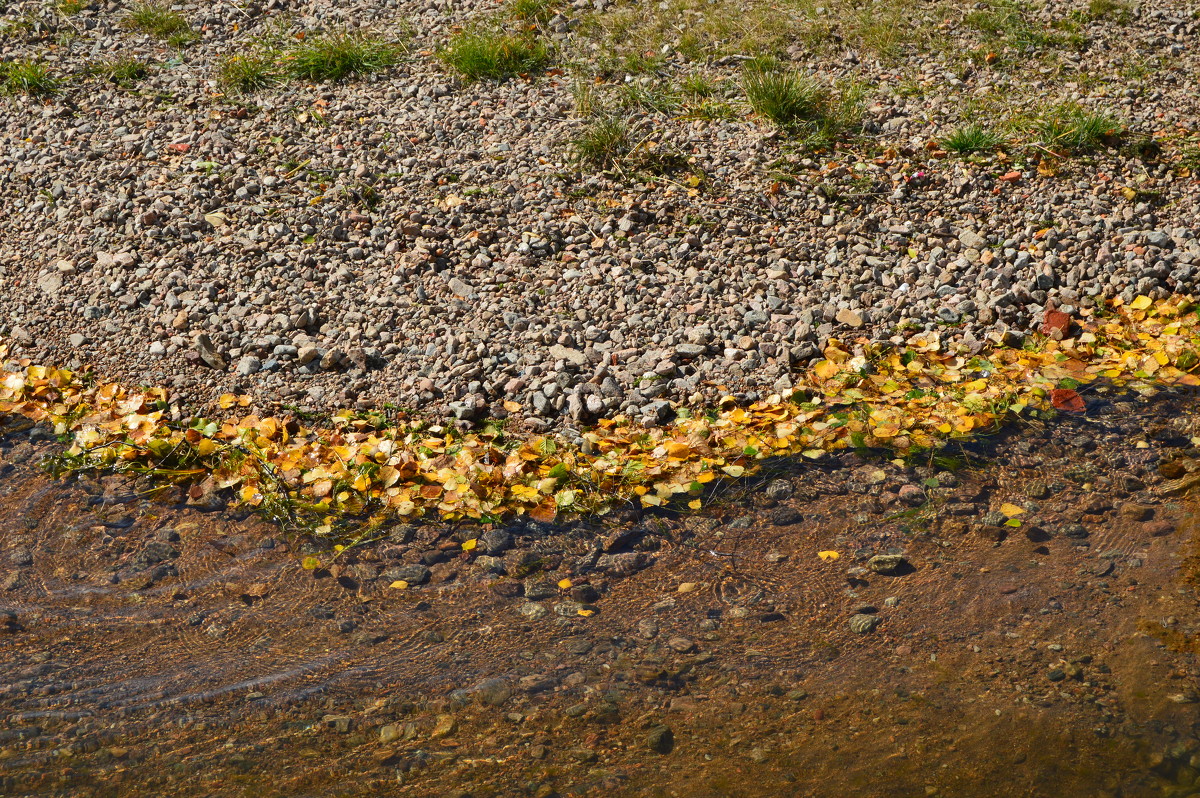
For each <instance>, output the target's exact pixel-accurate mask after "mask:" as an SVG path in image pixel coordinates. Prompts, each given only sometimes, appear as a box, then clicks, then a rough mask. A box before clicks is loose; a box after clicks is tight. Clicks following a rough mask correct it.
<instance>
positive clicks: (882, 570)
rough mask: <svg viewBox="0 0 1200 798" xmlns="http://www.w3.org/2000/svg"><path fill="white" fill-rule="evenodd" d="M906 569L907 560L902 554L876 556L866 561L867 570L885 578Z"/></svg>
mask: <svg viewBox="0 0 1200 798" xmlns="http://www.w3.org/2000/svg"><path fill="white" fill-rule="evenodd" d="M908 567H909V565H908V560H906V559H904V555H902V554H876V555H875V556H874V557H872V558H871V559H869V560H867V568H869V569H870V570H872V571H874V572H875V573H877V574H883V575H885V576H894V575H895V574H897V573H901V572H903V571H904V570H905V569H907V568H908Z"/></svg>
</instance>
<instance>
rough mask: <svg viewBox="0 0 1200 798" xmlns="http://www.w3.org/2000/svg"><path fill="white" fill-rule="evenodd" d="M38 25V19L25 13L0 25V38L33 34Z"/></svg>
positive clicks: (29, 13) (31, 14) (30, 13)
mask: <svg viewBox="0 0 1200 798" xmlns="http://www.w3.org/2000/svg"><path fill="white" fill-rule="evenodd" d="M37 25H38V19H37V17H36V16H35V15H34V14H33V13H32V12H26V13H24V14H22V15H21V16H19V17H17V18H16V19H11V20H8V21H7V22H5V23H3V24H0V37H3V38H10V37H13V38H16V37H21V36H26V35H28V34H30V33H33V31H34V29H35V28H36V27H37Z"/></svg>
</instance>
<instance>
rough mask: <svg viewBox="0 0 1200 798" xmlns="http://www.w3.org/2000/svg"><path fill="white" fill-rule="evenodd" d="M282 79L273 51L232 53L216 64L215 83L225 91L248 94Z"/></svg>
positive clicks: (276, 57)
mask: <svg viewBox="0 0 1200 798" xmlns="http://www.w3.org/2000/svg"><path fill="white" fill-rule="evenodd" d="M283 79H284V72H283V70H282V69H281V68H280V65H279V55H278V53H277V52H275V51H269V50H252V51H250V52H247V53H244V54H243V53H234V54H232V55H227V56H224V57H223V58H221V60H220V61H218V62H217V82H218V83H219V84H220V85H221V86H222V87H223V88H225V89H229V90H233V91H236V92H240V93H242V94H249V93H250V92H254V91H258V90H259V89H265V88H267V87H268V86H273V85H275V84H276V83H279V82H281V81H282V80H283Z"/></svg>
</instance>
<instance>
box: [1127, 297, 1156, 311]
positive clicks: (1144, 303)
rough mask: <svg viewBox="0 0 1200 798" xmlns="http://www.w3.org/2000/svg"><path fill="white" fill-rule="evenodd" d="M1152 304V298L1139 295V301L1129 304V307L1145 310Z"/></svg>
mask: <svg viewBox="0 0 1200 798" xmlns="http://www.w3.org/2000/svg"><path fill="white" fill-rule="evenodd" d="M1152 302H1153V300H1151V299H1150V297H1148V296H1146V295H1145V294H1139V295H1138V297H1137V299H1135V300H1133V301H1132V302H1130V303H1129V307H1130V308H1132V309H1133V310H1145V309H1146V308H1148V307H1150V305H1151V304H1152Z"/></svg>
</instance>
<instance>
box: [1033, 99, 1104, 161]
mask: <svg viewBox="0 0 1200 798" xmlns="http://www.w3.org/2000/svg"><path fill="white" fill-rule="evenodd" d="M1121 129H1122V125H1121V123H1120V122H1119V121H1117V120H1116V119H1115V118H1113V117H1111V116H1109V115H1108V114H1104V113H1098V112H1096V111H1089V110H1088V109H1086V108H1083V107H1082V106H1079V105H1077V104H1074V103H1068V104H1066V105H1060V106H1056V107H1054V108H1051V109H1049V110H1047V111H1046V112H1044V113H1043V114H1042V115H1041V116H1040V117H1039V118H1038V119H1037V120H1036V121H1035V122H1034V133H1035V135H1036V136H1037V139H1038V143H1040V144H1042V145H1043V146H1045V147H1047V148H1048V149H1051V150H1054V151H1056V152H1066V153H1085V152H1091V151H1093V150H1097V149H1099V148H1100V147H1102V146H1104V145H1105V144H1106V143H1108V142H1109V141H1111V140H1114V139H1116V138H1118V137H1119V136H1120V134H1121Z"/></svg>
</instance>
